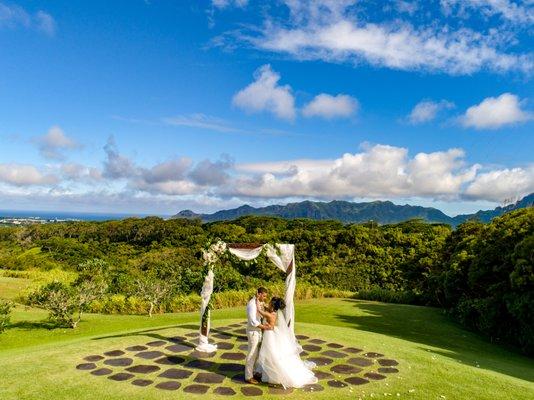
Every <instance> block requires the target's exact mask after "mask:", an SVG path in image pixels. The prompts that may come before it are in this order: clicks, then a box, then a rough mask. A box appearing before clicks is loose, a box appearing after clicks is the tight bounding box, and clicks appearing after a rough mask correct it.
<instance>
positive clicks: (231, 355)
mask: <svg viewBox="0 0 534 400" xmlns="http://www.w3.org/2000/svg"><path fill="white" fill-rule="evenodd" d="M221 358H222V359H223V360H244V359H245V358H246V356H245V355H244V354H243V353H223V354H222V355H221Z"/></svg>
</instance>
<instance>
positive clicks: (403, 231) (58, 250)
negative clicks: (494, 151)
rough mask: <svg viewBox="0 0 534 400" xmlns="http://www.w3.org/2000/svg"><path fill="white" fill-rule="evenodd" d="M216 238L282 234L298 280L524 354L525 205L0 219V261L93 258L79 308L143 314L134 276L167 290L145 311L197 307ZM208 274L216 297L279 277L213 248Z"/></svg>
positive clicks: (31, 263) (66, 266)
mask: <svg viewBox="0 0 534 400" xmlns="http://www.w3.org/2000/svg"><path fill="white" fill-rule="evenodd" d="M217 238H220V239H222V240H224V241H227V242H263V243H265V242H270V243H272V242H286V243H294V244H295V245H296V248H297V253H296V258H297V268H298V269H297V273H298V276H299V286H302V287H309V288H314V287H321V288H324V290H330V289H331V290H344V291H352V292H359V296H360V297H367V298H373V299H377V300H386V301H394V302H416V303H420V304H430V305H439V306H442V307H444V308H446V309H447V310H450V311H451V312H452V313H453V314H454V315H455V316H456V317H457V318H459V319H460V321H462V322H463V323H464V324H466V325H469V326H471V327H473V328H474V329H477V330H480V331H482V332H484V333H486V334H487V335H489V336H490V337H492V338H494V339H499V340H503V341H509V342H513V343H516V344H519V345H520V346H521V347H522V348H523V349H524V350H526V351H528V352H533V351H534V348H533V346H534V334H533V332H532V327H533V326H534V323H533V311H532V310H534V297H533V296H534V295H533V293H534V277H533V270H532V268H533V267H532V265H533V259H532V257H533V256H532V254H533V246H534V239H533V238H534V209H532V208H530V209H524V210H519V211H516V212H512V213H509V214H506V215H504V216H503V217H500V218H497V219H495V220H494V221H493V222H491V223H489V224H486V225H484V224H481V223H476V222H466V223H464V224H462V225H460V227H459V228H458V229H457V230H455V231H452V230H451V228H450V227H449V226H448V225H443V224H428V223H424V222H422V221H420V220H412V221H408V222H403V223H399V224H393V225H384V226H378V225H377V224H373V223H368V224H350V225H343V224H341V223H339V222H335V221H313V220H307V219H293V220H285V219H280V218H272V217H243V218H239V219H237V220H234V221H231V222H215V223H209V224H201V223H200V222H199V221H195V220H185V219H173V220H162V219H159V218H145V219H127V220H123V221H109V222H78V223H62V224H48V225H39V226H29V227H22V228H1V229H0V267H1V268H4V269H9V270H23V271H24V270H34V269H41V270H57V269H59V270H66V271H71V272H73V273H76V274H82V273H83V268H82V267H81V266H82V265H84V263H85V262H86V260H92V259H99V260H103V262H105V263H106V265H107V268H106V283H107V285H108V289H107V296H106V297H105V298H104V299H103V300H101V301H95V302H93V305H92V308H91V310H93V311H102V312H148V310H147V306H146V301H143V299H141V298H139V297H138V295H139V293H140V292H139V283H140V282H142V281H143V279H146V277H147V276H150V277H151V279H154V280H155V281H164V282H166V283H168V284H169V285H170V287H171V288H172V293H170V295H169V300H168V301H167V302H166V303H165V304H161V305H159V306H158V305H155V306H154V308H155V311H178V310H189V309H190V308H192V309H194V307H197V306H198V295H197V294H196V293H198V292H199V291H200V289H201V286H202V282H203V278H204V275H205V272H206V271H205V268H204V266H203V265H202V260H201V257H200V252H201V250H202V248H203V247H204V246H205V244H206V243H207V242H208V241H210V240H211V241H213V240H215V239H217ZM215 274H216V279H215V291H216V292H217V293H221V298H223V297H224V296H223V295H222V294H223V293H237V295H236V298H237V299H241V296H245V297H246V296H247V295H248V294H249V293H250V289H251V288H253V287H257V286H258V285H267V286H269V285H274V286H277V285H279V286H281V285H283V279H284V276H283V274H282V273H281V272H280V271H278V270H277V269H276V268H273V266H272V264H271V263H270V262H269V261H268V260H267V259H265V258H264V257H262V256H261V257H259V258H258V261H257V262H252V263H250V262H249V263H247V262H242V261H238V260H236V259H235V258H233V257H231V256H228V257H224V258H223V262H222V263H221V265H218V266H217V268H216V271H215ZM247 291H248V292H247ZM247 293H248V294H247ZM323 295H325V293H323ZM228 299H230V297H228ZM228 299H225V302H226V301H228V303H229V304H230V305H235V303H233V302H232V300H231V299H230V300H228ZM141 310H142V311H141Z"/></svg>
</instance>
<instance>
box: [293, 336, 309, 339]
mask: <svg viewBox="0 0 534 400" xmlns="http://www.w3.org/2000/svg"><path fill="white" fill-rule="evenodd" d="M295 337H296V338H297V339H298V340H306V339H309V337H308V336H306V335H295Z"/></svg>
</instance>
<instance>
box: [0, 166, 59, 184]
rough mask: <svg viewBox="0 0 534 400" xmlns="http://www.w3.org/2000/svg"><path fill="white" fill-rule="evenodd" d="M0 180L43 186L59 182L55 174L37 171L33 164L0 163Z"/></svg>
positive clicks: (8, 182) (9, 182)
mask: <svg viewBox="0 0 534 400" xmlns="http://www.w3.org/2000/svg"><path fill="white" fill-rule="evenodd" d="M0 182H4V183H7V184H10V185H14V186H44V185H52V184H56V183H58V182H59V179H58V177H57V176H55V175H53V174H46V173H43V172H41V171H39V170H38V169H37V168H36V167H35V166H33V165H27V164H0Z"/></svg>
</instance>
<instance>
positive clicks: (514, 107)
mask: <svg viewBox="0 0 534 400" xmlns="http://www.w3.org/2000/svg"><path fill="white" fill-rule="evenodd" d="M532 118H533V115H532V113H530V112H527V111H524V110H522V109H521V102H520V101H519V98H518V97H517V96H516V95H513V94H511V93H504V94H501V95H500V96H499V97H487V98H485V99H484V100H483V101H482V102H481V103H480V104H477V105H475V106H471V107H469V108H468V109H467V111H466V112H465V114H464V115H463V116H462V117H461V118H460V122H461V123H462V125H464V126H465V127H473V128H476V129H497V128H500V127H502V126H505V125H511V124H517V123H521V122H525V121H529V120H531V119H532Z"/></svg>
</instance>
